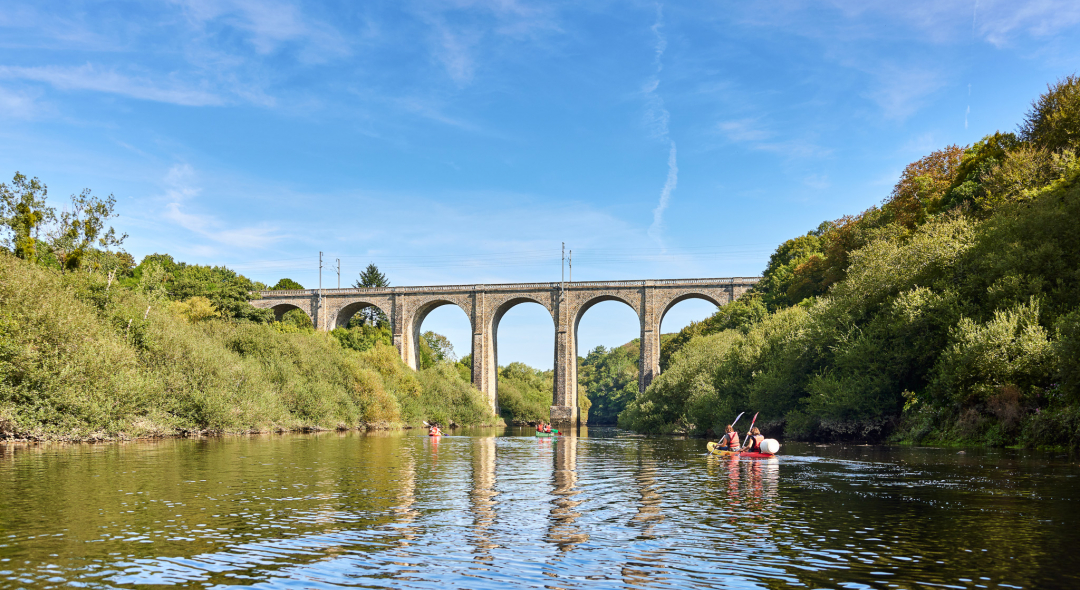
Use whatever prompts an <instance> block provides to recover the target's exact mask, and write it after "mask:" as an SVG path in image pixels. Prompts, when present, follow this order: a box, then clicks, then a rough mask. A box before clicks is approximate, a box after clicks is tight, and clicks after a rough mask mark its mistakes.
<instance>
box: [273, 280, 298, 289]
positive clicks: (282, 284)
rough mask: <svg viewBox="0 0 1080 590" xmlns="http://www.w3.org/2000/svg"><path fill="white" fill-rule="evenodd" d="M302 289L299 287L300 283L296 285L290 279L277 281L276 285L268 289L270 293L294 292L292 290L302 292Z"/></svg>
mask: <svg viewBox="0 0 1080 590" xmlns="http://www.w3.org/2000/svg"><path fill="white" fill-rule="evenodd" d="M303 288H304V286H303V285H301V284H300V283H297V282H296V281H294V280H292V279H289V278H284V279H281V280H280V281H278V282H277V284H276V285H274V286H273V287H270V290H271V291H287V290H294V289H295V290H302V289H303Z"/></svg>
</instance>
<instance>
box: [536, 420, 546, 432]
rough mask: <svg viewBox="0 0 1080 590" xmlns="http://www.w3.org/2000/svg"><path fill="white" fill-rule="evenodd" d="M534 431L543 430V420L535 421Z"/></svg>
mask: <svg viewBox="0 0 1080 590" xmlns="http://www.w3.org/2000/svg"><path fill="white" fill-rule="evenodd" d="M536 431H537V432H543V431H544V421H543V420H541V421H539V422H537V423H536Z"/></svg>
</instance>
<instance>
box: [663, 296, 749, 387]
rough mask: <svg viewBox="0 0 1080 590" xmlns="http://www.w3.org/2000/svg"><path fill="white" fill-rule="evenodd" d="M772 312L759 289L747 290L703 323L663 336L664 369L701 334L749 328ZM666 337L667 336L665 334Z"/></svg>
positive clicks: (742, 330)
mask: <svg viewBox="0 0 1080 590" xmlns="http://www.w3.org/2000/svg"><path fill="white" fill-rule="evenodd" d="M767 315H768V311H767V310H766V307H765V304H764V298H763V297H760V296H758V294H757V292H756V291H754V292H751V293H747V294H746V295H744V296H743V297H740V298H739V299H736V300H735V301H732V302H731V303H728V304H726V305H723V306H721V307H720V309H719V310H717V312H716V313H715V314H713V315H712V316H710V317H708V318H705V319H704V320H702V321H700V322H691V323H690V325H689V326H687V327H685V328H683V329H682V330H680V331H679V333H678V334H676V335H675V336H673V337H670V338H662V342H661V344H660V370H661V372H663V371H666V370H667V369H668V367H669V366H671V361H672V359H673V358H674V356H675V353H677V352H678V351H679V350H680V349H681V348H682V347H683V346H685V345H686V344H687V343H688V342H690V340H692V339H693V338H695V337H697V336H707V335H709V334H716V333H717V332H722V331H724V330H739V331H740V332H744V333H745V332H746V331H748V330H749V329H750V328H751V327H752V326H753V325H754V324H756V323H758V322H760V321H761V320H763V319H765V316H767ZM665 336H666V335H665Z"/></svg>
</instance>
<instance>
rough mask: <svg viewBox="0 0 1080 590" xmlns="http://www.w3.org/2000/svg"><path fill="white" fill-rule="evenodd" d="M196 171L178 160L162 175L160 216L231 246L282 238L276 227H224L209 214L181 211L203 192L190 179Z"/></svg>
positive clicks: (264, 243)
mask: <svg viewBox="0 0 1080 590" xmlns="http://www.w3.org/2000/svg"><path fill="white" fill-rule="evenodd" d="M194 176H195V171H194V170H193V169H192V167H191V166H190V165H188V164H177V165H175V166H173V167H172V168H170V169H169V172H168V173H167V174H166V176H165V179H164V180H165V185H166V187H167V188H166V191H165V197H166V200H168V201H169V202H168V203H167V204H166V205H165V211H164V214H163V217H164V218H165V219H167V220H169V221H172V222H174V223H175V224H177V225H179V226H180V227H182V228H184V229H186V230H188V231H190V232H192V233H195V234H198V235H199V236H202V237H203V238H206V239H208V240H211V241H214V242H217V243H218V244H222V245H225V246H229V247H232V248H245V249H257V248H265V247H267V246H270V245H272V244H273V243H275V242H277V241H279V240H280V239H282V236H281V235H280V234H279V232H278V230H277V228H275V227H269V226H260V227H239V228H231V227H227V226H226V224H225V223H223V222H222V221H221V220H219V219H218V218H217V217H214V216H212V215H200V214H195V213H187V212H185V211H184V207H185V206H186V204H187V202H188V201H191V200H193V199H195V198H196V197H198V196H199V194H200V193H201V192H202V191H201V189H199V188H198V187H197V186H196V185H195V184H194V183H193V182H192V181H193V179H194Z"/></svg>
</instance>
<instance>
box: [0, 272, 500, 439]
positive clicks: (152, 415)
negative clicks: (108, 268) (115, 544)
mask: <svg viewBox="0 0 1080 590" xmlns="http://www.w3.org/2000/svg"><path fill="white" fill-rule="evenodd" d="M188 307H190V305H187V306H185V305H184V304H183V303H182V302H173V301H169V300H167V299H165V298H162V297H155V296H154V293H153V292H147V291H145V290H140V289H139V288H138V287H137V286H136V287H133V288H129V287H123V286H120V285H119V284H118V282H117V281H115V280H112V279H110V277H108V276H102V273H90V272H86V271H75V272H66V273H61V272H60V271H59V270H55V269H50V268H46V267H44V266H41V265H35V264H31V263H29V262H26V261H24V260H21V259H18V258H16V257H14V256H12V255H10V254H7V253H0V439H24V440H69V441H84V440H107V439H114V440H117V439H119V440H122V439H137V438H160V437H166V436H184V435H185V433H190V432H213V433H220V434H232V433H250V432H275V431H281V432H292V431H303V430H337V429H356V428H360V427H362V426H364V427H367V426H369V425H386V427H388V428H390V427H393V428H400V427H404V426H407V425H419V424H421V423H422V421H425V420H426V421H436V422H439V423H442V424H449V423H451V422H454V423H458V424H463V425H479V424H498V423H499V422H500V419H499V418H498V417H496V416H494V415H492V413H491V412H490V411H489V410H488V409H487V406H486V403H485V402H484V400H483V399H482V396H481V394H480V393H479V392H478V391H476V390H475V389H474V388H473V387H472V386H471V385H470V384H469V383H468V382H466V381H464V380H463V379H462V377H461V375H460V373H459V372H458V371H456V370H455V369H454V368H453V367H452V366H450V365H438V366H433V367H430V368H428V369H424V370H422V371H412V370H411V369H409V368H408V367H406V366H405V365H404V363H402V362H401V359H400V357H399V356H398V354H397V351H396V350H394V349H393V347H390V346H386V345H382V344H379V345H376V346H374V347H372V348H371V349H369V350H366V351H364V352H357V351H355V350H351V349H349V348H346V347H343V346H342V345H341V344H340V343H339V342H338V341H337V340H336V339H335V338H334V337H333V336H331V335H329V334H322V333H315V332H297V331H290V330H288V329H284V328H287V326H282V325H280V324H263V323H255V322H251V321H244V320H236V319H221V318H220V317H214V316H209V317H206V316H200V315H199V314H192V313H190V311H191V310H190V309H188Z"/></svg>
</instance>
